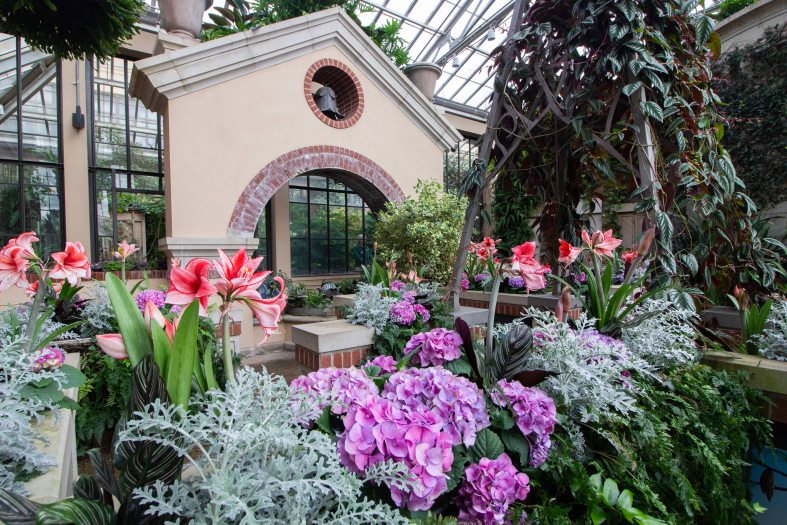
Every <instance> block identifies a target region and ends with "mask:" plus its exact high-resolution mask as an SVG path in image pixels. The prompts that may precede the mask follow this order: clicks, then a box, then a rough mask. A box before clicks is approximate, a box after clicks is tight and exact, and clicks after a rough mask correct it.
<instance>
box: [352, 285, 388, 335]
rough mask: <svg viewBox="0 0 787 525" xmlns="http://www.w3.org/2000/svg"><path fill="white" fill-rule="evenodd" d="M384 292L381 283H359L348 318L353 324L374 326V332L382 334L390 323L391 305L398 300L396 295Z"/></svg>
mask: <svg viewBox="0 0 787 525" xmlns="http://www.w3.org/2000/svg"><path fill="white" fill-rule="evenodd" d="M382 292H383V287H382V286H381V285H379V284H377V285H373V284H369V283H359V284H358V289H357V291H356V293H355V301H354V302H353V305H352V308H350V310H349V312H348V313H347V320H348V321H350V322H351V323H352V324H362V325H364V326H366V327H367V328H374V333H375V334H377V335H380V334H381V333H382V331H383V329H384V328H385V325H386V324H388V318H389V313H388V312H389V310H390V308H391V305H392V304H394V303H395V302H396V301H397V300H398V299H396V298H395V297H383V294H382Z"/></svg>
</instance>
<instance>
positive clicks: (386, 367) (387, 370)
mask: <svg viewBox="0 0 787 525" xmlns="http://www.w3.org/2000/svg"><path fill="white" fill-rule="evenodd" d="M367 366H376V367H378V368H379V369H380V373H382V374H392V373H394V372H396V359H394V358H393V357H391V356H389V355H378V356H377V357H375V358H374V359H372V360H371V361H369V362H368V363H366V364H365V365H363V367H364V368H366V367H367Z"/></svg>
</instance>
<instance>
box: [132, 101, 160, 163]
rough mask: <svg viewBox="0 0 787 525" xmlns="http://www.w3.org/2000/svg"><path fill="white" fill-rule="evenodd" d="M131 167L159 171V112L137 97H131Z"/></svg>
mask: <svg viewBox="0 0 787 525" xmlns="http://www.w3.org/2000/svg"><path fill="white" fill-rule="evenodd" d="M128 102H129V135H130V138H131V169H132V170H138V171H150V172H154V173H156V172H158V171H159V169H158V148H159V134H158V114H157V113H154V112H152V111H149V110H148V109H147V108H146V107H145V106H144V105H142V103H141V102H140V101H139V100H138V99H135V98H129V101H128Z"/></svg>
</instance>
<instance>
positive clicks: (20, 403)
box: [0, 338, 65, 494]
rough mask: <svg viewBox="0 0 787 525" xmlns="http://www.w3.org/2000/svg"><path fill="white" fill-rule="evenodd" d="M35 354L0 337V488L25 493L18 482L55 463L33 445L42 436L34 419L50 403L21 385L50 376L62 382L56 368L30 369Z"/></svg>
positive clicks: (43, 440) (51, 407) (50, 406)
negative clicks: (34, 395) (28, 391)
mask: <svg viewBox="0 0 787 525" xmlns="http://www.w3.org/2000/svg"><path fill="white" fill-rule="evenodd" d="M34 362H35V355H34V354H30V353H28V352H27V351H26V350H25V340H24V339H22V338H13V339H8V338H0V489H8V490H11V491H13V492H17V493H19V494H25V493H26V492H27V490H26V488H25V487H24V485H23V484H22V481H25V480H26V479H29V478H31V477H32V476H34V475H35V474H37V473H41V472H43V471H46V470H47V469H49V468H51V467H54V466H55V465H56V462H55V461H54V460H53V459H52V458H51V457H49V456H47V455H46V454H44V453H42V452H41V451H40V450H38V449H37V448H36V444H37V443H42V444H46V438H45V437H44V436H43V435H42V434H41V433H40V432H39V431H38V430H37V429H36V427H35V426H34V424H33V423H34V422H36V421H38V420H40V419H41V417H42V416H43V415H44V411H46V410H56V407H55V406H54V405H53V404H50V403H46V402H43V401H41V400H40V399H38V398H35V397H30V396H27V395H25V386H26V385H27V384H28V383H31V382H34V381H40V380H42V379H47V378H51V379H53V380H54V381H56V382H57V383H58V384H64V383H65V376H63V374H62V372H60V371H48V370H40V371H35V370H34Z"/></svg>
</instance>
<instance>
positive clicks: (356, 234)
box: [347, 208, 363, 240]
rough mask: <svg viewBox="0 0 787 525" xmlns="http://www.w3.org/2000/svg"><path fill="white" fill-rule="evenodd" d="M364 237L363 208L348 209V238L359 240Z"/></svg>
mask: <svg viewBox="0 0 787 525" xmlns="http://www.w3.org/2000/svg"><path fill="white" fill-rule="evenodd" d="M362 235H363V210H362V209H361V208H347V236H348V237H349V238H350V239H356V240H357V239H359V238H361V237H362Z"/></svg>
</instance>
